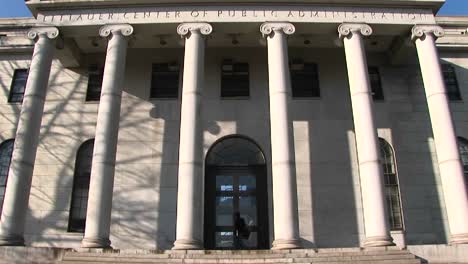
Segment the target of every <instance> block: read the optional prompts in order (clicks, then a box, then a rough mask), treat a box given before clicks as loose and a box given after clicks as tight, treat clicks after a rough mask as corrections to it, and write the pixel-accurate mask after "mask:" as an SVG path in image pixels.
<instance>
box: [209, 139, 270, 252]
mask: <svg viewBox="0 0 468 264" xmlns="http://www.w3.org/2000/svg"><path fill="white" fill-rule="evenodd" d="M205 168H206V175H205V228H204V230H205V239H204V241H205V248H206V249H267V248H269V238H268V232H269V229H268V206H267V202H268V197H267V180H266V162H265V156H264V155H263V152H262V151H261V149H260V148H259V147H258V146H257V144H255V143H254V142H253V141H252V140H250V139H247V138H245V137H240V136H230V137H226V138H223V139H221V140H219V141H218V142H217V143H215V144H214V145H213V147H212V148H211V150H210V151H209V152H208V155H207V157H206V167H205ZM236 213H239V214H240V218H242V219H243V221H244V223H245V226H246V229H247V230H248V231H249V232H243V234H238V233H239V232H236V228H235V226H236V225H235V222H236V221H235V214H236ZM237 222H238V223H239V221H237ZM238 226H239V225H238ZM236 234H238V235H236Z"/></svg>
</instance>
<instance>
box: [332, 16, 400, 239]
mask: <svg viewBox="0 0 468 264" xmlns="http://www.w3.org/2000/svg"><path fill="white" fill-rule="evenodd" d="M338 33H339V37H340V39H342V40H343V42H344V48H345V53H346V64H347V68H348V79H349V88H350V94H351V103H352V108H353V119H354V132H355V134H356V147H357V154H358V161H359V176H360V179H361V192H362V206H363V211H364V227H365V234H366V239H365V241H364V243H363V245H364V246H365V247H378V246H389V245H393V242H392V238H391V236H390V228H389V223H388V220H387V217H386V214H387V212H386V209H385V206H386V204H385V193H384V183H383V179H384V178H383V170H382V165H381V162H380V156H379V155H380V154H379V153H380V152H379V150H380V148H379V145H378V138H377V131H376V128H375V124H374V115H373V109H372V108H373V101H372V94H371V88H370V81H369V74H368V70H367V59H366V52H365V49H364V43H363V36H370V35H371V34H372V28H371V27H370V26H369V25H366V24H341V25H340V26H339V27H338Z"/></svg>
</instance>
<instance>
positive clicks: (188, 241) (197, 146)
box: [173, 23, 213, 250]
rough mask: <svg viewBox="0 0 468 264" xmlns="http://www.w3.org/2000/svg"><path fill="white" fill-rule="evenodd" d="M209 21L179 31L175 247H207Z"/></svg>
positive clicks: (184, 25)
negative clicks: (205, 139)
mask: <svg viewBox="0 0 468 264" xmlns="http://www.w3.org/2000/svg"><path fill="white" fill-rule="evenodd" d="M212 31H213V28H212V27H211V25H210V24H207V23H183V24H180V25H179V26H178V27H177V33H178V34H179V35H181V36H182V37H183V38H185V55H184V76H183V87H182V108H181V115H180V141H179V177H178V189H177V227H176V241H175V242H174V247H173V249H176V250H182V249H200V248H202V247H203V238H202V232H203V133H202V132H203V131H202V124H201V123H202V119H201V99H202V92H203V85H204V80H203V79H204V74H205V73H204V72H205V39H204V36H205V35H209V34H210V33H211V32H212Z"/></svg>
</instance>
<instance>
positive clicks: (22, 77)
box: [8, 69, 29, 103]
mask: <svg viewBox="0 0 468 264" xmlns="http://www.w3.org/2000/svg"><path fill="white" fill-rule="evenodd" d="M28 74H29V69H16V70H15V73H14V74H13V79H12V81H11V86H10V95H9V97H8V102H9V103H22V102H23V98H24V91H25V90H26V82H27V80H28Z"/></svg>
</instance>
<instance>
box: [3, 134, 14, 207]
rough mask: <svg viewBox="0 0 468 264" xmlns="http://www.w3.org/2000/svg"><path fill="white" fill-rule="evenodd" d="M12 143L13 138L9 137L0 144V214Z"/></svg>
mask: <svg viewBox="0 0 468 264" xmlns="http://www.w3.org/2000/svg"><path fill="white" fill-rule="evenodd" d="M14 143H15V140H14V139H10V140H7V141H4V142H3V143H2V144H0V215H1V212H2V208H3V199H4V198H5V190H6V185H7V178H8V170H9V168H10V163H11V155H12V154H13V146H14Z"/></svg>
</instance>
